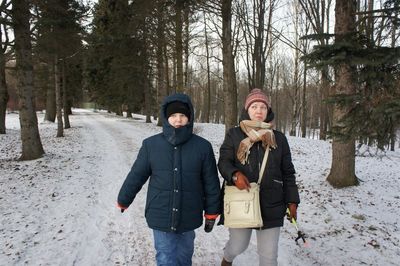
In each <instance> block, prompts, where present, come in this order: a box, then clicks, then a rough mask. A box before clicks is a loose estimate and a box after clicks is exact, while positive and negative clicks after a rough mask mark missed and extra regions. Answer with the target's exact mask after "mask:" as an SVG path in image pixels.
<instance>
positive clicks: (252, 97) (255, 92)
mask: <svg viewBox="0 0 400 266" xmlns="http://www.w3.org/2000/svg"><path fill="white" fill-rule="evenodd" d="M254 102H262V103H265V105H267V106H268V97H267V95H265V93H264V92H263V91H262V90H260V89H252V90H251V91H250V93H249V95H247V97H246V102H245V104H244V109H246V111H247V110H248V109H249V107H250V105H251V104H252V103H254Z"/></svg>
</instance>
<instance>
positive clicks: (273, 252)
mask: <svg viewBox="0 0 400 266" xmlns="http://www.w3.org/2000/svg"><path fill="white" fill-rule="evenodd" d="M253 230H254V229H247V228H243V229H242V228H240V229H239V228H229V240H228V242H227V243H226V246H225V249H224V258H225V260H226V261H229V262H232V261H233V260H234V258H235V257H236V256H238V255H240V254H241V253H242V252H244V251H245V250H246V249H247V247H248V246H249V242H250V238H251V233H252V231H253ZM254 231H256V235H257V253H258V256H259V264H260V266H276V265H278V242H279V234H280V231H281V228H280V227H274V228H270V229H265V230H254Z"/></svg>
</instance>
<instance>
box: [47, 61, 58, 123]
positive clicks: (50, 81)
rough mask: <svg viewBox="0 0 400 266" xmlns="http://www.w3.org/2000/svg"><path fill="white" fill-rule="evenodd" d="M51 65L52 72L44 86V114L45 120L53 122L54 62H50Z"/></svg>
mask: <svg viewBox="0 0 400 266" xmlns="http://www.w3.org/2000/svg"><path fill="white" fill-rule="evenodd" d="M50 65H52V66H53V68H52V72H53V73H52V74H53V75H50V76H49V79H48V83H47V86H46V114H45V115H44V120H45V121H50V122H54V121H56V114H57V108H56V88H55V87H54V84H55V83H54V80H53V79H54V64H50Z"/></svg>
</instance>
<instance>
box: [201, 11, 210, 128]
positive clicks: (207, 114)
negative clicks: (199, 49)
mask: <svg viewBox="0 0 400 266" xmlns="http://www.w3.org/2000/svg"><path fill="white" fill-rule="evenodd" d="M203 17H204V37H205V48H206V64H207V66H206V67H207V91H206V96H205V97H204V98H205V108H204V110H205V112H204V122H206V123H210V110H211V67H210V50H209V49H210V48H209V40H208V34H207V22H206V14H205V12H203Z"/></svg>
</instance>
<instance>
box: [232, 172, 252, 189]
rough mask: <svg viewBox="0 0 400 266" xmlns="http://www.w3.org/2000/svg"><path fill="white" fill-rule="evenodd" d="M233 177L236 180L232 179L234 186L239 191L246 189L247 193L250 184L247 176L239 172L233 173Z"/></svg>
mask: <svg viewBox="0 0 400 266" xmlns="http://www.w3.org/2000/svg"><path fill="white" fill-rule="evenodd" d="M234 176H236V178H234V179H233V182H234V183H235V186H236V187H237V188H238V189H240V190H243V189H247V191H249V188H250V183H249V180H248V179H247V176H245V175H244V174H243V173H242V172H240V171H237V172H235V174H234ZM235 179H236V180H235Z"/></svg>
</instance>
